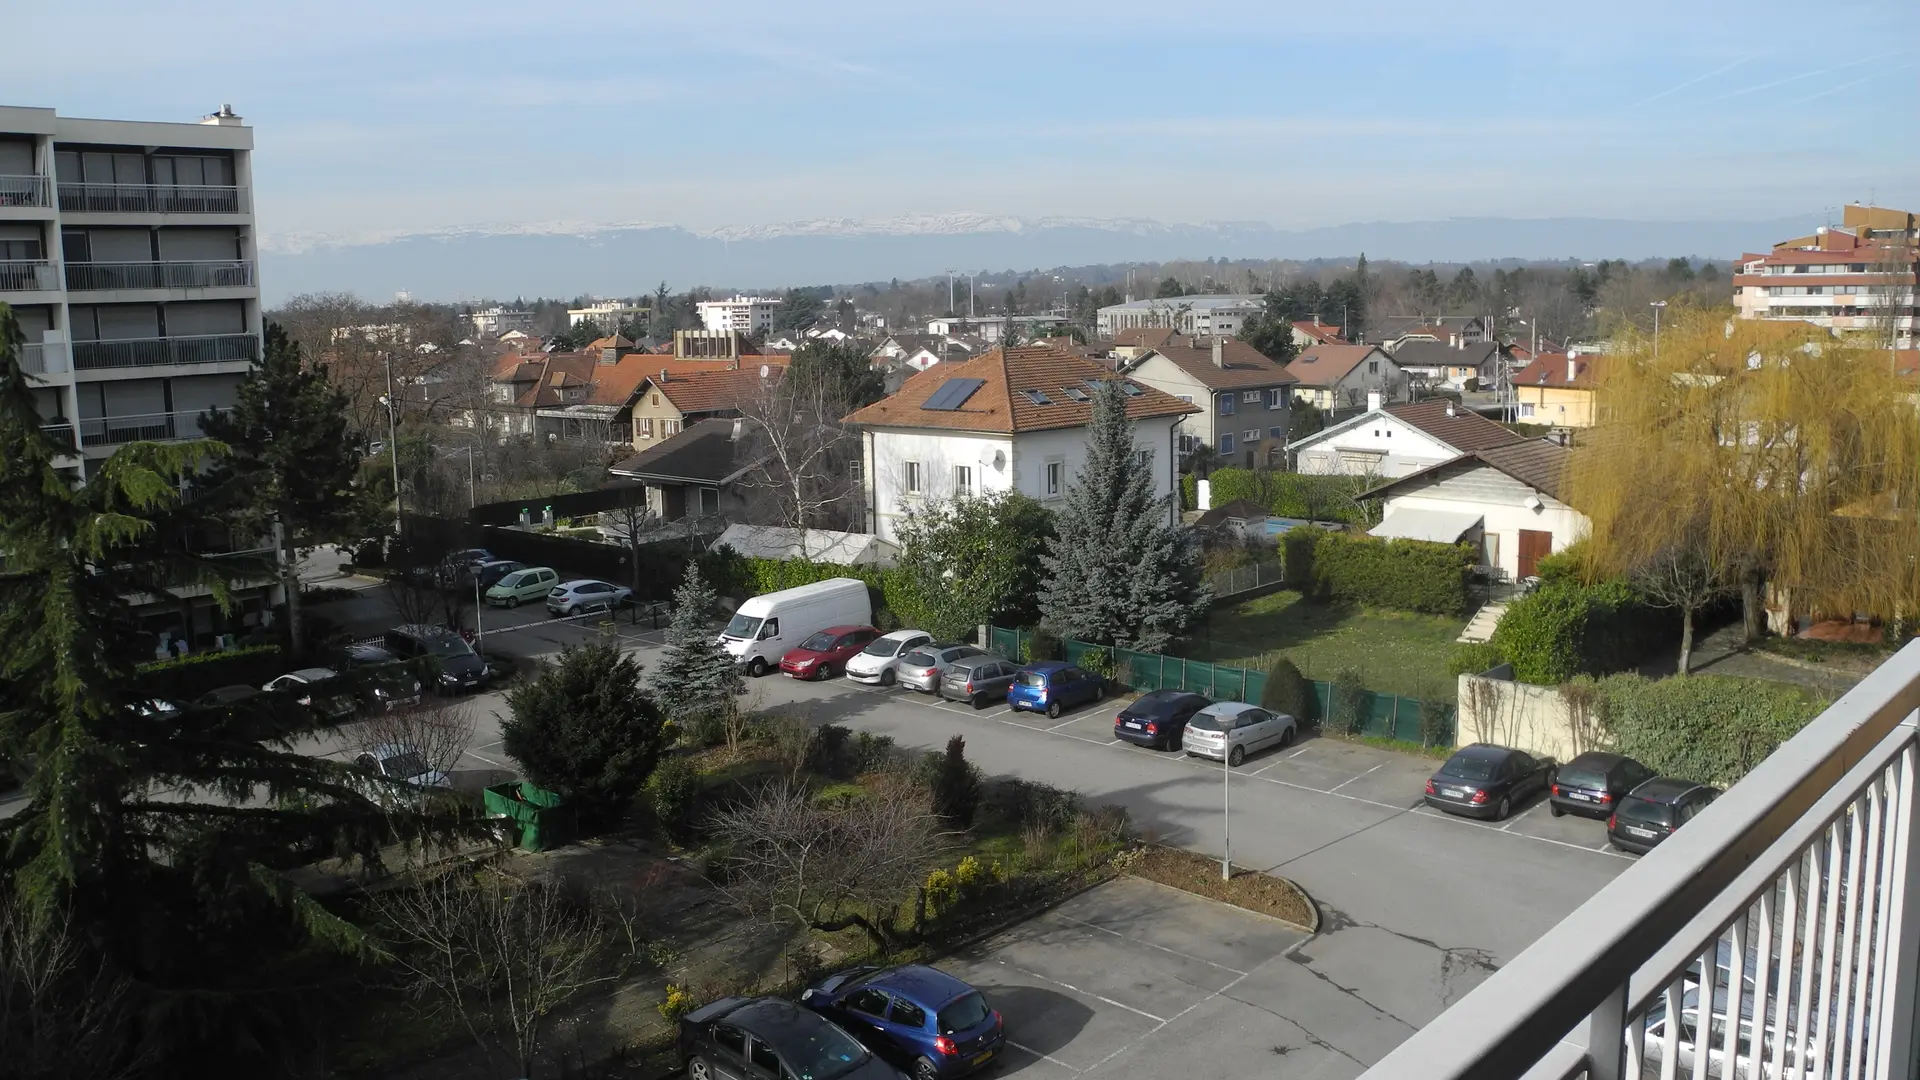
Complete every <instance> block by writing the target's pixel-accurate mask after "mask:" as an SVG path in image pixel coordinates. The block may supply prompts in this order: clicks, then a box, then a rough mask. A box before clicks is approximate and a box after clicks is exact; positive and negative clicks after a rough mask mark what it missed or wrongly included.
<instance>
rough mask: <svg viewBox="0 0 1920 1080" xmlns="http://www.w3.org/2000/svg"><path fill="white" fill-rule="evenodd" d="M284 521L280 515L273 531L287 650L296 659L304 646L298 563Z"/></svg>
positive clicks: (291, 534) (290, 536) (297, 557)
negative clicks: (276, 541) (284, 607)
mask: <svg viewBox="0 0 1920 1080" xmlns="http://www.w3.org/2000/svg"><path fill="white" fill-rule="evenodd" d="M286 520H287V519H286V517H285V516H284V515H282V517H281V518H280V521H279V523H278V524H276V525H275V526H274V531H275V532H277V533H279V534H280V535H279V540H280V588H281V591H283V592H285V593H286V594H287V648H288V651H289V652H290V654H291V655H292V657H294V658H298V657H299V656H300V655H301V652H302V646H303V645H304V644H305V642H304V640H303V637H304V634H303V632H302V630H301V627H300V563H299V553H298V552H297V551H296V550H295V549H294V546H293V530H292V529H289V528H288V527H287V525H286Z"/></svg>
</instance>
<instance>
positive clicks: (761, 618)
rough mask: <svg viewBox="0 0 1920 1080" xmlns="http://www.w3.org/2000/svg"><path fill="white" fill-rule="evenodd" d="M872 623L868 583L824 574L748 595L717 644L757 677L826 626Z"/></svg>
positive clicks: (772, 667) (750, 673)
mask: <svg viewBox="0 0 1920 1080" xmlns="http://www.w3.org/2000/svg"><path fill="white" fill-rule="evenodd" d="M872 621H873V599H872V596H871V594H870V593H869V592H868V591H867V583H866V582H864V581H861V580H860V579H858V578H828V579H827V580H825V581H816V582H814V583H812V584H810V585H799V586H795V587H794V588H791V589H781V590H779V591H778V592H770V593H762V594H761V595H759V596H752V597H748V598H747V599H746V600H745V601H743V602H742V603H741V604H740V608H739V610H737V611H735V612H734V613H733V618H732V619H731V620H729V621H728V622H727V627H726V629H724V630H722V631H720V645H721V647H722V648H724V649H726V650H727V652H728V654H729V655H731V656H733V657H734V659H736V660H738V661H739V662H740V666H741V667H743V668H746V669H747V674H749V675H752V676H753V677H754V678H756V679H757V678H759V677H760V676H762V675H765V674H766V673H767V672H769V671H771V670H773V669H774V668H775V667H776V666H778V665H779V663H780V658H781V657H783V656H785V655H786V654H787V650H789V649H791V648H793V647H794V646H796V645H798V644H800V643H801V642H803V641H805V640H807V639H808V638H810V637H812V636H813V635H815V634H817V633H819V632H820V631H822V630H825V629H826V628H827V627H829V626H865V625H867V624H868V623H871V622H872Z"/></svg>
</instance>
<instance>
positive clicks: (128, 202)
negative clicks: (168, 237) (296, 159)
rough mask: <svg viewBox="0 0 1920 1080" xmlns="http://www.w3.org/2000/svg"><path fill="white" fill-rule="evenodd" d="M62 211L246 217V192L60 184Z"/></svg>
mask: <svg viewBox="0 0 1920 1080" xmlns="http://www.w3.org/2000/svg"><path fill="white" fill-rule="evenodd" d="M59 190H60V209H62V210H64V211H66V212H68V213H80V214H244V213H246V212H247V210H248V201H247V189H246V188H243V187H235V186H233V185H230V184H69V183H64V182H63V183H61V184H60V185H59Z"/></svg>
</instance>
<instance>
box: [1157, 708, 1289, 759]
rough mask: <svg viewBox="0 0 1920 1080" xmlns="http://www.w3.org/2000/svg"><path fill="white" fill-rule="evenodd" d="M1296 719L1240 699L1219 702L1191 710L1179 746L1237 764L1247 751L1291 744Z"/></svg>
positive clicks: (1245, 756)
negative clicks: (1191, 714)
mask: <svg viewBox="0 0 1920 1080" xmlns="http://www.w3.org/2000/svg"><path fill="white" fill-rule="evenodd" d="M1299 733H1300V721H1298V720H1296V719H1294V718H1293V717H1291V716H1288V715H1287V714H1286V713H1276V712H1269V711H1267V710H1266V709H1263V708H1261V707H1260V706H1258V705H1249V704H1247V703H1246V702H1244V701H1222V702H1219V703H1217V704H1213V705H1208V706H1207V707H1206V708H1203V709H1200V710H1199V711H1197V712H1195V713H1194V714H1193V716H1192V717H1190V718H1189V719H1188V720H1187V726H1186V729H1185V730H1184V731H1182V732H1181V734H1180V748H1181V749H1182V750H1185V751H1186V752H1187V753H1188V754H1190V755H1192V756H1194V757H1203V758H1212V759H1213V760H1215V761H1223V760H1224V761H1225V762H1226V763H1227V764H1228V765H1232V766H1238V765H1239V764H1240V763H1241V762H1243V761H1245V760H1247V755H1248V754H1257V753H1259V752H1260V751H1262V750H1265V749H1266V748H1268V747H1270V746H1291V745H1293V740H1294V737H1295V736H1297V735H1298V734H1299Z"/></svg>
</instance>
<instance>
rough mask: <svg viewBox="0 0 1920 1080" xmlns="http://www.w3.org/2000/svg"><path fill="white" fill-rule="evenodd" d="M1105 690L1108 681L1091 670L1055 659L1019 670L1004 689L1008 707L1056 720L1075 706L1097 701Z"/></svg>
mask: <svg viewBox="0 0 1920 1080" xmlns="http://www.w3.org/2000/svg"><path fill="white" fill-rule="evenodd" d="M1106 690H1107V681H1106V680H1105V679H1102V678H1101V677H1100V676H1098V675H1095V674H1093V673H1092V672H1090V671H1081V670H1080V669H1079V668H1077V667H1074V666H1073V665H1072V664H1063V663H1061V662H1060V661H1058V660H1042V661H1040V662H1039V663H1035V664H1028V665H1027V666H1026V667H1023V668H1021V669H1020V673H1019V674H1018V675H1015V676H1014V677H1013V685H1012V686H1010V687H1008V688H1007V704H1008V705H1010V706H1012V707H1013V708H1015V709H1025V710H1027V711H1028V712H1043V713H1046V714H1047V715H1048V716H1053V717H1057V716H1059V715H1060V714H1061V713H1063V712H1065V711H1066V710H1068V709H1071V708H1073V707H1074V706H1076V705H1085V704H1086V703H1088V702H1090V701H1099V700H1100V695H1101V694H1104V693H1106Z"/></svg>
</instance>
